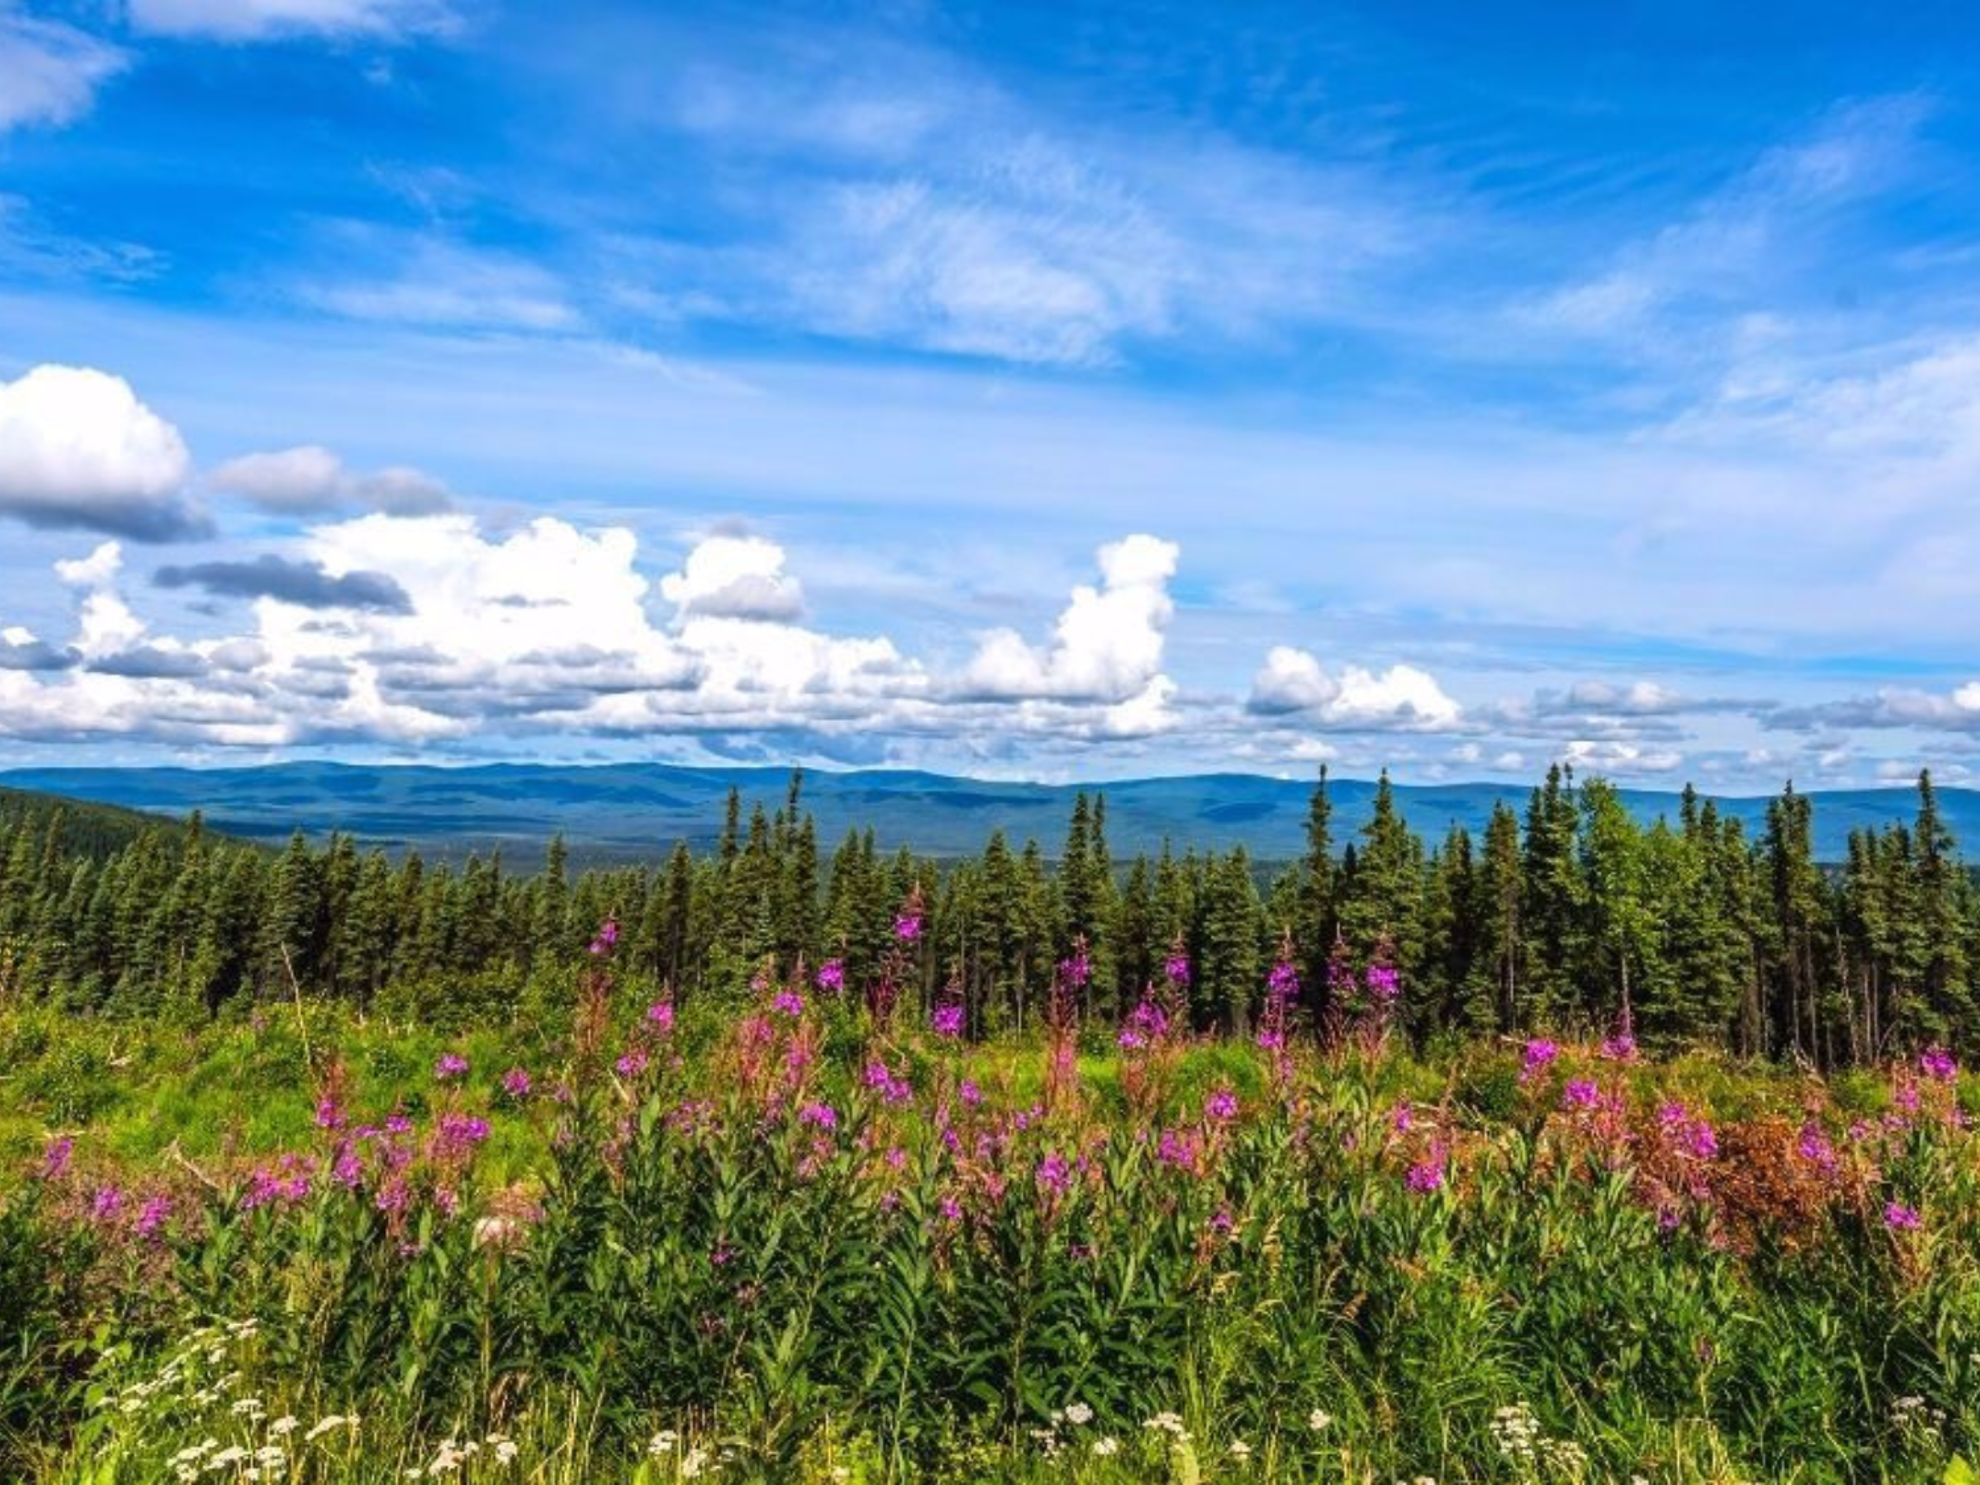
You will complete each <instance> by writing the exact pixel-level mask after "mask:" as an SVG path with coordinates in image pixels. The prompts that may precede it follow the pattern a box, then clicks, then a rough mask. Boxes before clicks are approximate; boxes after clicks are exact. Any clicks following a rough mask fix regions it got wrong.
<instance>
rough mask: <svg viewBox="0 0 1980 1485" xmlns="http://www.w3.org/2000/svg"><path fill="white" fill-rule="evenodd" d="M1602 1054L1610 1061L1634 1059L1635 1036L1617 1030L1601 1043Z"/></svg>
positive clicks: (1631, 1060) (1629, 1060) (1630, 1060)
mask: <svg viewBox="0 0 1980 1485" xmlns="http://www.w3.org/2000/svg"><path fill="white" fill-rule="evenodd" d="M1602 1055H1603V1056H1604V1057H1606V1058H1607V1059H1608V1060H1609V1061H1611V1062H1634V1061H1636V1038H1635V1037H1633V1036H1631V1035H1630V1034H1629V1033H1628V1032H1627V1031H1619V1032H1617V1033H1616V1034H1615V1035H1614V1036H1612V1037H1609V1038H1608V1039H1607V1040H1606V1041H1604V1042H1603V1043H1602Z"/></svg>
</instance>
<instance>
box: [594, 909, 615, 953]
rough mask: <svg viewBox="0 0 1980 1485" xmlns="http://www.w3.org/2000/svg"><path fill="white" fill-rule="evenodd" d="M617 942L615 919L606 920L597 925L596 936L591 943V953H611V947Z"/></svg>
mask: <svg viewBox="0 0 1980 1485" xmlns="http://www.w3.org/2000/svg"><path fill="white" fill-rule="evenodd" d="M618 941H619V923H618V920H617V919H616V918H607V919H606V920H605V921H604V922H603V923H600V924H599V925H598V936H597V937H596V938H594V939H593V940H592V941H591V952H592V953H593V954H595V955H604V954H609V953H611V952H612V946H613V945H614V944H616V943H618Z"/></svg>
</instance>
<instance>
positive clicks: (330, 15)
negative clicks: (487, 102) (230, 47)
mask: <svg viewBox="0 0 1980 1485" xmlns="http://www.w3.org/2000/svg"><path fill="white" fill-rule="evenodd" d="M129 14H130V20H131V25H132V27H133V28H134V29H136V30H139V31H147V32H151V33H154V34H156V35H161V36H182V37H201V38H204V39H207V40H214V41H266V40H269V39H271V38H280V37H288V36H366V37H370V38H373V39H375V40H381V41H390V40H398V39H402V38H405V37H410V36H414V35H420V34H432V33H438V32H445V31H447V30H450V29H452V28H453V26H454V25H455V24H456V20H455V16H454V13H453V10H452V8H451V7H450V6H448V5H446V4H444V3H441V0H130V11H129Z"/></svg>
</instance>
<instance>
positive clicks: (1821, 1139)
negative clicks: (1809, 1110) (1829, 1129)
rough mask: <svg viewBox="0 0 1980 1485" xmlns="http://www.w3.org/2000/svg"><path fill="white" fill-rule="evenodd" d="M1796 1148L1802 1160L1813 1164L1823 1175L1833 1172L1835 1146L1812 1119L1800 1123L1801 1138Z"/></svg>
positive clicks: (1834, 1169) (1834, 1168) (1834, 1167)
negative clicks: (1802, 1123) (1805, 1122)
mask: <svg viewBox="0 0 1980 1485" xmlns="http://www.w3.org/2000/svg"><path fill="white" fill-rule="evenodd" d="M1796 1149H1798V1150H1799V1151H1800V1153H1801V1158H1802V1159H1803V1160H1806V1161H1807V1162H1808V1163H1809V1164H1811V1165H1813V1166H1814V1167H1815V1168H1816V1169H1817V1170H1819V1171H1820V1172H1822V1174H1823V1175H1825V1176H1831V1175H1834V1174H1835V1172H1836V1147H1835V1146H1834V1145H1833V1144H1831V1143H1830V1142H1829V1137H1828V1136H1827V1135H1826V1134H1824V1133H1823V1132H1822V1129H1821V1126H1820V1125H1818V1124H1815V1123H1814V1122H1812V1121H1811V1122H1809V1123H1807V1124H1804V1125H1802V1126H1801V1139H1800V1142H1799V1143H1798V1144H1797V1145H1796Z"/></svg>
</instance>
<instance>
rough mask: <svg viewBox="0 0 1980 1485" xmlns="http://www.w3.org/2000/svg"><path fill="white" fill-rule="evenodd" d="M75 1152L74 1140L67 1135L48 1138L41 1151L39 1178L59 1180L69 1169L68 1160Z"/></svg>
mask: <svg viewBox="0 0 1980 1485" xmlns="http://www.w3.org/2000/svg"><path fill="white" fill-rule="evenodd" d="M75 1152H76V1142H75V1141H74V1140H73V1139H71V1138H69V1136H68V1135H66V1134H64V1135H58V1136H57V1137H56V1138H54V1139H52V1140H50V1141H49V1142H48V1144H47V1145H46V1146H45V1147H44V1148H43V1150H42V1152H41V1179H42V1180H44V1181H59V1180H61V1179H62V1177H63V1176H64V1175H66V1174H67V1173H68V1170H69V1160H70V1157H71V1156H73V1155H74V1154H75Z"/></svg>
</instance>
